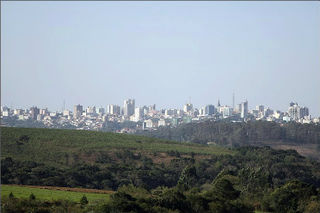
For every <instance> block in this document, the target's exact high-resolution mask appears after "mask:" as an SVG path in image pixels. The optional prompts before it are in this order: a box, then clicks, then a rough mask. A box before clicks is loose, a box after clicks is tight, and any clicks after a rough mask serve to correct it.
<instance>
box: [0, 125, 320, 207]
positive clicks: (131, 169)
mask: <svg viewBox="0 0 320 213" xmlns="http://www.w3.org/2000/svg"><path fill="white" fill-rule="evenodd" d="M1 131H2V132H1V137H2V138H1V141H2V144H1V152H2V153H1V154H2V159H1V171H2V174H1V180H2V183H4V184H25V185H51V186H67V187H83V188H97V189H112V190H117V192H116V193H115V194H113V195H112V196H111V197H110V199H109V201H106V202H105V203H103V204H99V205H97V206H96V207H95V208H96V209H94V211H95V212H129V211H132V212H170V211H171V212H252V211H253V210H263V211H270V212H319V211H320V195H319V188H320V163H318V162H316V161H312V160H309V159H307V158H305V157H302V156H301V155H299V154H298V153H297V152H296V151H294V150H287V151H285V150H274V149H272V148H270V147H238V148H233V149H232V150H230V149H226V148H221V147H217V146H208V145H201V144H192V143H179V142H171V141H165V140H160V139H153V138H146V137H142V136H132V135H123V134H112V133H100V132H89V131H71V130H49V129H19V128H1ZM39 152H41V153H39ZM38 153H39V154H38ZM15 199H18V198H15ZM6 202H7V203H9V202H11V201H10V199H9V198H7V200H5V203H6ZM16 202H18V201H16ZM19 202H20V201H19ZM21 202H22V203H23V202H24V201H21ZM38 202H39V203H38V204H37V205H42V204H41V202H40V201H38ZM89 204H90V202H89ZM21 205H22V206H23V204H21ZM50 205H51V204H50ZM70 205H71V204H70ZM72 205H73V204H72ZM72 205H71V206H72ZM7 206H9V204H8V205H7ZM73 207H75V206H73ZM2 208H3V209H4V206H3V205H2ZM57 208H58V207H57ZM84 209H85V208H83V209H81V208H80V207H79V209H78V210H79V211H80V212H81V211H84ZM7 210H8V209H7ZM9 210H10V208H9ZM9 210H8V212H10V211H9ZM78 210H77V211H78Z"/></svg>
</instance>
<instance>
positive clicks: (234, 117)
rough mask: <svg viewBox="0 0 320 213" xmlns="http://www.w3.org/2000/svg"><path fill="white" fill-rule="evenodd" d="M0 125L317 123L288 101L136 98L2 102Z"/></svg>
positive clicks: (131, 128)
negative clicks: (284, 106)
mask: <svg viewBox="0 0 320 213" xmlns="http://www.w3.org/2000/svg"><path fill="white" fill-rule="evenodd" d="M1 119H2V124H1V125H2V126H24V127H28V126H30V127H45V128H68V129H79V130H96V131H100V130H101V131H113V132H119V133H135V132H136V131H138V130H156V129H158V128H160V127H163V126H171V127H177V126H178V125H180V124H186V123H192V122H202V121H206V120H210V121H219V120H226V121H230V122H247V121H251V120H264V121H272V122H277V123H284V122H298V123H319V121H320V119H319V118H312V117H311V115H310V114H309V109H308V107H305V106H300V105H299V104H298V103H296V102H291V103H290V104H289V106H288V110H287V111H286V112H282V111H279V110H273V109H270V108H269V107H267V106H264V105H258V106H255V107H254V108H252V109H249V104H248V101H247V100H245V101H243V102H241V103H239V104H237V105H235V103H234V99H233V106H228V105H223V104H221V103H220V100H218V102H217V105H213V104H208V105H206V106H203V107H200V108H196V107H194V106H193V104H192V103H191V102H189V103H186V104H185V105H184V106H183V108H182V109H176V108H170V109H157V108H156V105H155V104H153V105H150V106H139V107H138V106H136V104H135V99H127V100H124V102H123V106H122V107H121V106H119V105H115V104H109V105H107V106H106V108H104V107H96V106H88V107H87V108H84V106H83V105H81V104H77V105H75V106H74V108H73V110H69V109H63V110H61V111H55V112H52V111H49V110H48V109H47V108H45V109H40V108H38V107H36V106H33V107H31V108H30V109H14V108H8V107H7V106H1ZM17 124H20V125H17Z"/></svg>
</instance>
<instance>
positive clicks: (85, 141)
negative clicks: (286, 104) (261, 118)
mask: <svg viewBox="0 0 320 213" xmlns="http://www.w3.org/2000/svg"><path fill="white" fill-rule="evenodd" d="M124 149H127V150H131V151H134V152H147V153H154V152H156V153H157V152H170V151H171V152H172V151H177V152H180V153H185V154H190V153H195V154H204V155H209V154H214V155H221V154H232V153H233V152H232V151H231V150H228V149H226V148H222V147H218V146H205V145H199V144H194V143H186V142H184V143H179V142H173V141H167V140H162V139H155V138H148V137H144V136H135V135H127V134H116V133H106V132H94V131H81V130H62V129H35V128H12V127H2V128H1V156H2V158H5V157H14V158H15V159H19V160H30V161H35V162H47V163H50V164H65V162H66V161H68V160H69V161H72V160H74V159H72V158H76V159H78V158H82V160H85V161H90V159H91V160H92V158H95V157H97V156H98V155H99V153H115V152H117V151H119V150H120V151H121V150H124Z"/></svg>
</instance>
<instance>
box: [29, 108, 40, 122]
mask: <svg viewBox="0 0 320 213" xmlns="http://www.w3.org/2000/svg"><path fill="white" fill-rule="evenodd" d="M39 112H40V110H39V109H38V108H37V107H31V108H30V113H31V119H33V120H37V115H39Z"/></svg>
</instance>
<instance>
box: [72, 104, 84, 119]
mask: <svg viewBox="0 0 320 213" xmlns="http://www.w3.org/2000/svg"><path fill="white" fill-rule="evenodd" d="M82 112H83V106H82V105H80V104H78V105H75V106H74V108H73V118H75V119H77V118H80V117H81V115H82Z"/></svg>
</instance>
